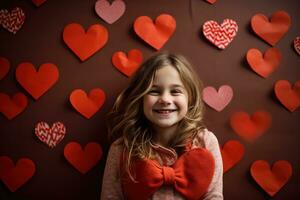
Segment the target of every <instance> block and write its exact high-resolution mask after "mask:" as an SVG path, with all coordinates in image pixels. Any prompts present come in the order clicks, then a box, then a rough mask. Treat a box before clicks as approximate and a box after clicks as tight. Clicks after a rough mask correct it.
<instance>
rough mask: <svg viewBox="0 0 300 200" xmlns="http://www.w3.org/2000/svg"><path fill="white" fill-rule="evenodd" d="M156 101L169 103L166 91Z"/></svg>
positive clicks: (169, 98)
mask: <svg viewBox="0 0 300 200" xmlns="http://www.w3.org/2000/svg"><path fill="white" fill-rule="evenodd" d="M158 102H159V103H160V104H166V105H169V104H171V96H170V95H169V94H168V93H167V92H164V93H163V94H162V95H161V96H160V98H159V99H158Z"/></svg>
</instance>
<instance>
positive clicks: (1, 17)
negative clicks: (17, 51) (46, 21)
mask: <svg viewBox="0 0 300 200" xmlns="http://www.w3.org/2000/svg"><path fill="white" fill-rule="evenodd" d="M24 21H25V13H24V11H23V10H22V9H21V8H19V7H15V8H14V9H12V10H11V12H9V11H8V10H0V24H1V25H2V26H3V27H4V28H5V29H6V30H8V31H9V32H11V33H13V34H16V33H17V31H18V30H20V29H21V27H22V25H23V24H24Z"/></svg>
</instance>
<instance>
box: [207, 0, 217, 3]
mask: <svg viewBox="0 0 300 200" xmlns="http://www.w3.org/2000/svg"><path fill="white" fill-rule="evenodd" d="M216 1H217V0H206V2H208V3H210V4H214V3H216Z"/></svg>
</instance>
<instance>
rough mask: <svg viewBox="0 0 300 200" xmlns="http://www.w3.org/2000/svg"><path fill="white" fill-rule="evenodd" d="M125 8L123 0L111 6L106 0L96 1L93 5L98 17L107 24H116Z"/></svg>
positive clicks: (117, 0) (114, 2) (116, 1)
mask: <svg viewBox="0 0 300 200" xmlns="http://www.w3.org/2000/svg"><path fill="white" fill-rule="evenodd" d="M125 8H126V5H125V2H124V1H123V0H115V1H113V2H112V4H111V5H110V3H109V2H108V1H107V0H98V1H97V2H96V4H95V10H96V13H97V14H98V16H99V17H101V18H102V19H103V20H104V21H106V22H107V23H109V24H112V23H114V22H116V21H117V20H118V19H119V18H120V17H121V16H122V15H123V14H124V12H125Z"/></svg>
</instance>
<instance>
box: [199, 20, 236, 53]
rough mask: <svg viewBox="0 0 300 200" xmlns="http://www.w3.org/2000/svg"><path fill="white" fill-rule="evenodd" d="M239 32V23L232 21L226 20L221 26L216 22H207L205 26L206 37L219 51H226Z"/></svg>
mask: <svg viewBox="0 0 300 200" xmlns="http://www.w3.org/2000/svg"><path fill="white" fill-rule="evenodd" d="M237 31H238V25H237V23H236V22H235V21H234V20H232V19H224V20H223V23H222V24H221V26H220V25H219V24H218V23H217V22H215V21H212V20H210V21H207V22H205V23H204V24H203V34H204V36H205V37H206V38H207V39H208V40H209V41H210V42H211V43H213V44H214V45H216V46H217V47H218V48H219V49H225V48H226V47H227V46H228V45H229V43H230V42H232V40H233V38H234V37H235V36H236V34H237Z"/></svg>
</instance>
